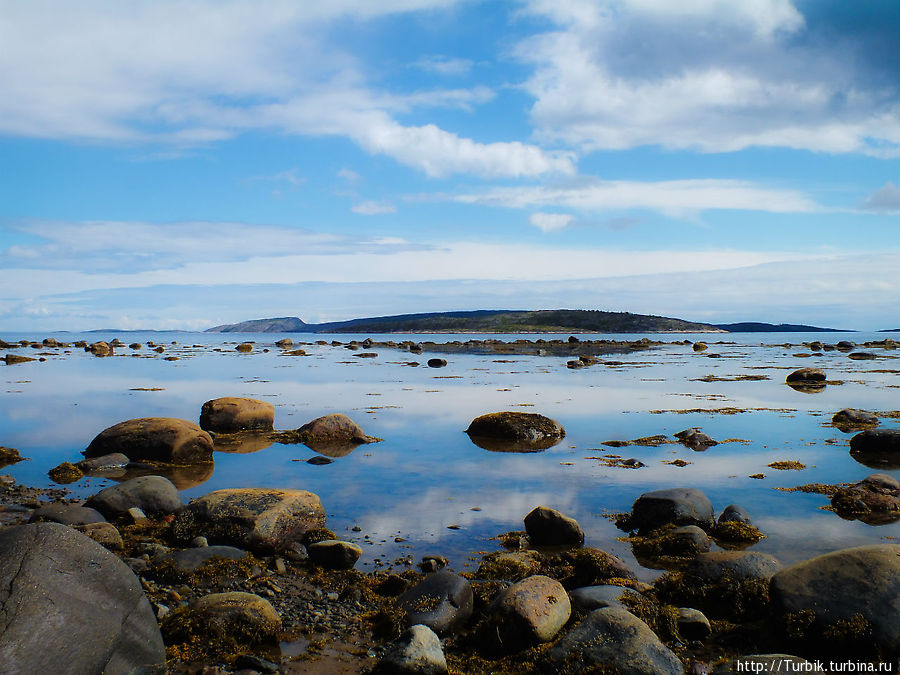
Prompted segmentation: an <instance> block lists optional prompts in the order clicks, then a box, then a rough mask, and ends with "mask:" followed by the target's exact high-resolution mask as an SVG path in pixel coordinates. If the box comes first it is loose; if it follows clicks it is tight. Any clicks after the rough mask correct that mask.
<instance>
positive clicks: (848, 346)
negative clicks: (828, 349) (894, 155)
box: [835, 340, 856, 352]
mask: <svg viewBox="0 0 900 675" xmlns="http://www.w3.org/2000/svg"><path fill="white" fill-rule="evenodd" d="M855 346H856V345H855V344H854V343H852V342H850V341H849V340H841V341H840V342H838V343H837V344H836V345H835V347H836V348H837V350H838V351H839V352H849V351H850V350H852V349H853V348H854V347H855Z"/></svg>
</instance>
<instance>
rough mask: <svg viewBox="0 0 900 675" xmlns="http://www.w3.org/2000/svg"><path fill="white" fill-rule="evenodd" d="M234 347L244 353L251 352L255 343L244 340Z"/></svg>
mask: <svg viewBox="0 0 900 675" xmlns="http://www.w3.org/2000/svg"><path fill="white" fill-rule="evenodd" d="M234 349H235V351H239V352H241V353H242V354H249V353H250V352H252V351H253V344H252V343H250V342H242V343H241V344H239V345H238V346H237V347H235V348H234Z"/></svg>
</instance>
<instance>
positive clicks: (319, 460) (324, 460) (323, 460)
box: [306, 455, 334, 466]
mask: <svg viewBox="0 0 900 675" xmlns="http://www.w3.org/2000/svg"><path fill="white" fill-rule="evenodd" d="M306 463H307V464H312V465H313V466H324V465H326V464H334V460H333V459H331V457H324V456H322V455H315V456H314V457H310V458H309V459H308V460H306Z"/></svg>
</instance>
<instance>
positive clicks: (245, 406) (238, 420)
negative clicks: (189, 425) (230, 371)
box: [200, 396, 275, 434]
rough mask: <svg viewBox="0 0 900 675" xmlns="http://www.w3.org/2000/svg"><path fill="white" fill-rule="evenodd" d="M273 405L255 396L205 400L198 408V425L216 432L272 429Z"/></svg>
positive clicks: (273, 418) (273, 421)
mask: <svg viewBox="0 0 900 675" xmlns="http://www.w3.org/2000/svg"><path fill="white" fill-rule="evenodd" d="M274 423H275V406H274V405H272V404H271V403H268V402H267V401H259V400H257V399H255V398H237V397H234V396H225V397H223V398H216V399H213V400H211V401H207V402H206V403H204V404H203V407H202V408H201V410H200V427H201V428H202V429H205V430H207V431H214V432H216V433H226V434H227V433H233V432H236V431H247V430H251V429H253V430H258V431H272V429H273V428H274Z"/></svg>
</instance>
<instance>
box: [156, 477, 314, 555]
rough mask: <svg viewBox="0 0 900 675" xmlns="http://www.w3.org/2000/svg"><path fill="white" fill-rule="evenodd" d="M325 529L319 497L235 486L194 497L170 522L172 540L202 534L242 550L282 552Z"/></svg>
mask: <svg viewBox="0 0 900 675" xmlns="http://www.w3.org/2000/svg"><path fill="white" fill-rule="evenodd" d="M324 526H325V511H324V509H323V508H322V503H321V502H320V501H319V497H318V496H317V495H315V494H313V493H312V492H307V491H306V490H277V489H268V488H237V489H229V490H216V491H215V492H210V493H209V494H206V495H204V496H202V497H198V498H197V499H195V500H194V501H192V502H191V503H190V504H188V505H187V507H186V508H185V509H184V510H183V511H181V512H180V513H179V514H178V515H177V516H176V518H175V521H174V522H173V523H172V528H173V532H174V533H175V536H176V537H177V538H178V539H180V540H182V541H190V540H191V539H193V538H194V537H196V536H204V537H206V538H207V539H209V541H210V542H214V541H218V542H222V543H226V544H233V545H235V546H238V547H241V548H251V549H255V550H261V551H271V550H281V549H284V548H287V547H289V546H290V545H291V544H293V543H294V542H295V541H298V540H300V539H302V538H303V535H304V534H306V533H307V532H308V531H309V530H313V529H316V528H320V527H324Z"/></svg>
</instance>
